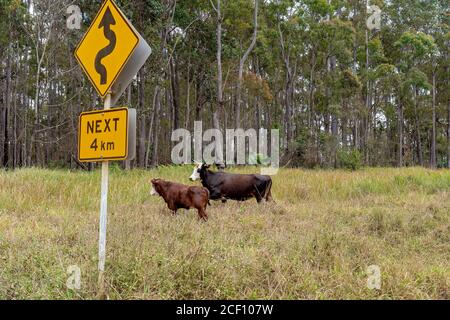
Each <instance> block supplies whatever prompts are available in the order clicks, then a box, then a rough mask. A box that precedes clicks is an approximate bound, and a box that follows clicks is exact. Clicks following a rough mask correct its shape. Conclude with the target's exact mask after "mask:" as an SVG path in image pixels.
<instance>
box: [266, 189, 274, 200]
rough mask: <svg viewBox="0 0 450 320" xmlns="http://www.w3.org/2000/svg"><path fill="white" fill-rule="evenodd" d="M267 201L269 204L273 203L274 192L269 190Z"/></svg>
mask: <svg viewBox="0 0 450 320" xmlns="http://www.w3.org/2000/svg"><path fill="white" fill-rule="evenodd" d="M266 201H267V202H272V201H273V198H272V190H269V192H267V196H266Z"/></svg>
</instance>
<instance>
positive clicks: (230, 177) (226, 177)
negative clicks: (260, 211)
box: [190, 164, 272, 203]
mask: <svg viewBox="0 0 450 320" xmlns="http://www.w3.org/2000/svg"><path fill="white" fill-rule="evenodd" d="M209 168H210V166H209V165H206V164H198V165H197V166H196V167H195V168H194V172H193V173H192V175H191V177H190V179H191V180H192V181H195V180H198V179H200V181H201V183H202V185H203V186H204V187H205V188H206V189H208V190H209V193H210V199H211V200H222V202H226V200H237V201H245V200H248V199H251V198H256V201H257V202H258V203H260V202H261V201H263V200H266V201H272V191H271V189H272V178H271V177H269V176H263V175H258V174H232V173H226V172H212V171H211V170H208V169H209Z"/></svg>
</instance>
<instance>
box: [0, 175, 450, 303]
mask: <svg viewBox="0 0 450 320" xmlns="http://www.w3.org/2000/svg"><path fill="white" fill-rule="evenodd" d="M253 170H254V169H253V168H246V169H239V170H238V171H239V172H252V171H253ZM191 171H192V168H191V167H176V168H174V167H162V168H159V169H157V170H153V171H132V172H122V171H120V170H112V174H111V181H110V200H109V204H110V207H109V222H108V242H107V282H108V289H109V296H110V297H111V298H113V299H168V298H171V299H190V298H193V299H216V298H221V299H232V298H244V299H256V298H262V299H266V298H273V299H329V298H337V299H350V298H357V299H358V298H364V299H365V298H375V299H393V298H400V299H417V298H424V299H429V298H437V299H450V289H449V288H450V269H449V265H450V263H449V262H450V221H449V219H450V172H449V171H430V170H426V169H419V168H411V169H365V170H362V171H359V172H355V173H352V172H346V171H305V170H294V169H292V170H288V169H286V170H281V171H280V173H279V174H278V175H277V176H275V177H274V187H273V193H274V198H275V200H276V204H262V205H256V201H248V202H245V203H236V202H229V203H227V204H225V205H223V204H221V203H213V206H212V207H210V208H209V215H210V220H209V222H207V223H202V222H199V221H198V220H197V214H196V213H195V212H194V211H190V212H189V213H186V212H180V214H179V215H178V216H172V215H171V214H170V213H169V210H168V209H167V208H166V205H165V204H164V203H163V200H162V199H160V198H150V197H149V181H150V179H151V178H153V177H161V178H165V179H170V180H173V181H179V182H184V183H188V182H187V178H188V177H189V175H190V174H191ZM99 187H100V174H99V172H96V173H92V174H90V173H79V172H76V173H73V172H67V171H47V170H38V169H28V170H19V171H15V172H7V173H6V172H0V299H16V298H20V299H34V298H38V299H41V298H51V299H91V298H94V297H95V294H96V280H97V278H96V277H97V273H96V267H97V236H98V211H99V194H100V190H99ZM70 265H78V266H79V267H80V268H81V270H82V288H81V290H80V291H76V292H74V291H71V290H68V289H67V288H66V280H67V278H68V275H67V274H66V270H67V268H68V267H69V266H70ZM370 265H378V266H379V267H380V268H381V272H382V288H381V290H369V289H367V286H366V283H367V274H366V270H367V267H368V266H370Z"/></svg>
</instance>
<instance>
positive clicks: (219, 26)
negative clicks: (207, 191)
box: [211, 0, 224, 167]
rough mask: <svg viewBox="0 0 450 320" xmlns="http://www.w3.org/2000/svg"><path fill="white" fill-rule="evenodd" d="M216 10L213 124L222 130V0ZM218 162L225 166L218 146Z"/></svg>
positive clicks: (215, 127)
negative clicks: (215, 88)
mask: <svg viewBox="0 0 450 320" xmlns="http://www.w3.org/2000/svg"><path fill="white" fill-rule="evenodd" d="M211 3H212V2H211ZM215 10H216V13H217V105H216V107H215V110H214V111H213V125H214V129H216V130H220V121H219V110H220V109H221V108H222V107H223V74H222V13H221V0H217V7H215ZM216 164H217V165H219V166H220V167H224V165H223V150H222V148H216Z"/></svg>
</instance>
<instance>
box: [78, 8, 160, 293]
mask: <svg viewBox="0 0 450 320" xmlns="http://www.w3.org/2000/svg"><path fill="white" fill-rule="evenodd" d="M151 52H152V50H151V48H150V46H149V45H148V43H147V42H146V41H145V40H144V38H142V36H141V35H140V34H139V33H138V32H137V30H136V29H135V28H134V27H133V25H132V24H131V23H130V21H128V19H127V18H126V16H125V15H124V14H123V12H122V11H121V10H120V9H119V7H118V6H117V5H116V4H115V3H114V1H113V0H105V1H103V4H102V6H101V8H100V10H99V12H98V13H97V16H96V17H95V18H94V20H93V22H92V24H91V26H90V27H89V29H88V31H87V32H86V34H85V35H84V37H83V39H82V40H81V41H80V43H79V44H78V46H77V48H76V50H75V57H76V59H77V61H78V63H79V64H80V66H81V67H82V69H83V71H84V72H85V73H86V75H87V76H88V78H89V80H90V81H91V83H92V85H93V86H94V88H95V89H96V90H97V93H98V94H99V95H100V96H101V97H102V98H104V109H103V111H97V112H87V113H82V114H81V116H80V127H79V133H78V134H79V138H78V158H79V160H80V161H81V162H102V184H101V200H100V226H99V245H98V271H99V274H98V288H99V292H98V295H99V298H105V297H106V287H105V262H106V227H107V222H108V182H109V181H108V180H109V161H113V160H132V159H133V158H134V156H135V154H136V150H135V149H136V110H134V109H129V110H128V109H126V108H122V109H111V108H113V107H114V105H115V104H116V103H117V101H118V100H119V98H120V97H121V95H122V94H123V93H124V91H125V90H126V88H127V87H128V86H129V85H130V83H131V81H132V80H133V78H134V77H135V76H136V74H137V73H138V71H139V69H141V68H142V66H143V65H144V63H145V61H146V60H147V59H148V57H149V56H150V54H151Z"/></svg>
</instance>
